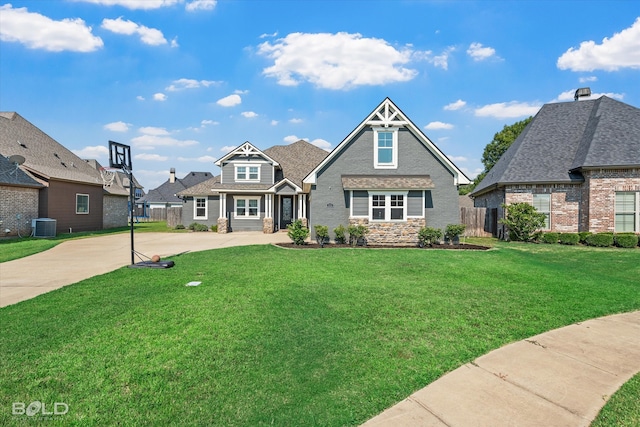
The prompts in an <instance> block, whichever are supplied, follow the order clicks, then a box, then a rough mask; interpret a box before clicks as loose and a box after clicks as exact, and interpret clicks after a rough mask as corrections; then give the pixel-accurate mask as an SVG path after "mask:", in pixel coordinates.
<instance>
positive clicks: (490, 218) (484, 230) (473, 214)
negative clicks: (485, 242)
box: [460, 207, 498, 237]
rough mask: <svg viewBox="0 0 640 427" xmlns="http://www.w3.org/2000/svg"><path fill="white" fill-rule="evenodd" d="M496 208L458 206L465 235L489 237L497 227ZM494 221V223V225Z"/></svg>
mask: <svg viewBox="0 0 640 427" xmlns="http://www.w3.org/2000/svg"><path fill="white" fill-rule="evenodd" d="M497 211H498V210H497V209H487V208H465V207H461V208H460V223H461V224H464V225H466V226H467V227H466V229H465V231H464V235H465V236H467V237H491V236H493V235H494V233H495V232H496V229H497V222H496V221H497ZM494 223H495V225H494Z"/></svg>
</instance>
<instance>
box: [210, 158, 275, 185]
mask: <svg viewBox="0 0 640 427" xmlns="http://www.w3.org/2000/svg"><path fill="white" fill-rule="evenodd" d="M248 164H252V165H255V166H260V182H259V183H260V184H273V183H274V180H273V178H274V176H273V165H271V164H270V163H267V162H265V161H264V160H260V161H256V160H255V159H252V160H247V158H246V157H240V156H234V157H232V159H231V160H229V161H227V162H226V163H225V164H223V165H222V168H221V169H222V181H221V182H222V183H223V184H233V183H236V165H248ZM247 173H248V171H247ZM237 182H239V183H242V182H245V181H237ZM254 183H256V184H258V182H254Z"/></svg>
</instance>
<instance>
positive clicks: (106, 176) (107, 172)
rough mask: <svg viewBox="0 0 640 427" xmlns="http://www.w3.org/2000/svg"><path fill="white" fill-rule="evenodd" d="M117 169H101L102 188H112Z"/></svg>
mask: <svg viewBox="0 0 640 427" xmlns="http://www.w3.org/2000/svg"><path fill="white" fill-rule="evenodd" d="M116 172H117V170H116V169H110V168H109V169H108V168H104V167H102V168H100V176H101V177H102V188H108V187H111V184H113V181H114V180H115V178H116Z"/></svg>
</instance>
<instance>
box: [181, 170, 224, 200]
mask: <svg viewBox="0 0 640 427" xmlns="http://www.w3.org/2000/svg"><path fill="white" fill-rule="evenodd" d="M219 182H220V175H216V176H214V177H213V178H210V179H208V180H206V181H202V182H201V183H199V184H196V185H193V186H191V187H189V188H187V189H186V190H182V191H180V192H178V193H177V194H178V196H181V197H182V196H207V195H209V194H212V193H217V191H214V190H213V186H214V185H215V184H217V183H219Z"/></svg>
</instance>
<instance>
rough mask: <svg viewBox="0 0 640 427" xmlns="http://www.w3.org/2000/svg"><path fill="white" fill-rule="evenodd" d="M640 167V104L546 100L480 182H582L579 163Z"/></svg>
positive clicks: (481, 186)
mask: <svg viewBox="0 0 640 427" xmlns="http://www.w3.org/2000/svg"><path fill="white" fill-rule="evenodd" d="M616 166H618V167H619V166H640V109H638V108H635V107H633V106H631V105H628V104H624V103H622V102H619V101H616V100H613V99H611V98H608V97H606V96H603V97H601V98H598V99H594V100H586V101H579V102H563V103H553V104H545V105H543V106H542V108H541V109H540V111H539V112H538V114H536V116H535V117H534V118H533V120H532V121H531V123H529V125H528V126H527V127H526V128H525V130H524V131H523V132H522V133H521V134H520V136H519V137H518V138H517V139H516V140H515V141H514V142H513V144H512V145H511V147H509V149H508V150H507V151H506V152H505V153H504V154H503V155H502V157H501V158H500V160H498V162H497V163H496V164H495V166H494V167H493V168H492V169H491V170H490V171H489V173H488V174H487V176H486V177H485V178H484V179H483V180H482V181H481V182H480V184H478V186H477V187H476V189H475V190H474V191H473V193H472V194H474V195H475V194H479V193H482V192H483V191H484V190H486V189H489V188H490V187H494V186H496V185H498V186H500V185H505V184H524V183H570V182H581V181H583V177H582V175H581V173H580V169H581V168H591V167H616Z"/></svg>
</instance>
